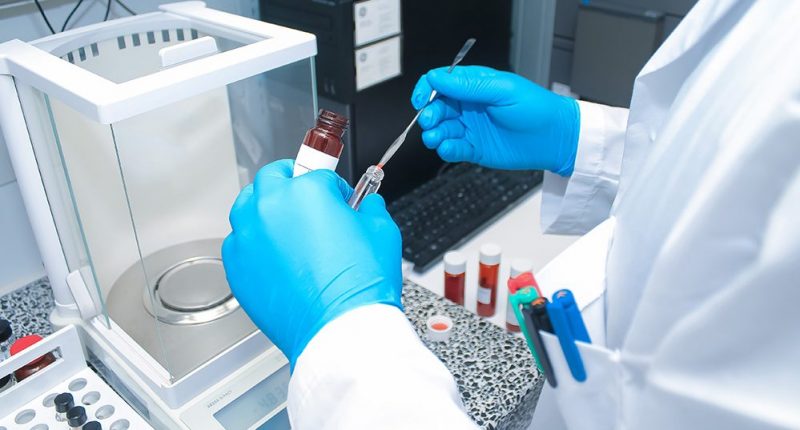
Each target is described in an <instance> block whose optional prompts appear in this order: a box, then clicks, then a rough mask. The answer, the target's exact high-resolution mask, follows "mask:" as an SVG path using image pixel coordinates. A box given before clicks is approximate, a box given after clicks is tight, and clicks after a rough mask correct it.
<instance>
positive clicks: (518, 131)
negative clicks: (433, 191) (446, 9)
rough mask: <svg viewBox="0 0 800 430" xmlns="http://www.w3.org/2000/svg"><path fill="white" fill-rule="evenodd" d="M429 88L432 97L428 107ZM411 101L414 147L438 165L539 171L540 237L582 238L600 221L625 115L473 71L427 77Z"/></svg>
mask: <svg viewBox="0 0 800 430" xmlns="http://www.w3.org/2000/svg"><path fill="white" fill-rule="evenodd" d="M434 89H435V90H436V91H437V92H438V96H437V98H436V99H435V100H433V101H432V102H430V103H428V100H429V97H430V94H431V91H432V90H434ZM411 102H412V104H413V105H414V107H415V108H416V109H422V112H421V113H420V116H419V125H420V127H422V129H423V130H424V131H423V132H422V141H423V142H424V143H425V145H426V146H427V147H428V148H431V149H435V150H436V152H437V153H438V154H439V156H440V157H441V158H442V159H443V160H445V161H449V162H459V161H467V162H471V163H476V164H480V165H482V166H485V167H490V168H496V169H510V170H538V169H541V170H545V171H546V172H547V173H545V186H544V202H543V213H542V221H543V223H542V224H543V227H544V230H545V231H547V232H549V233H564V234H579V233H585V232H587V231H589V230H590V229H591V228H592V227H594V226H595V225H597V224H598V223H599V222H600V221H602V220H604V219H606V218H607V217H608V214H609V210H610V208H611V203H612V202H613V200H614V197H615V195H616V192H617V184H618V182H619V170H620V165H621V163H622V147H623V143H624V141H625V128H626V125H627V124H626V123H627V121H628V110H627V109H621V108H612V107H607V106H602V105H597V104H593V103H588V102H577V101H576V100H574V99H572V98H569V97H564V96H560V95H558V94H555V93H553V92H552V91H548V90H546V89H544V88H542V87H540V86H539V85H536V84H535V83H533V82H531V81H529V80H527V79H525V78H523V77H521V76H519V75H515V74H513V73H509V72H503V71H499V70H494V69H490V68H488V67H480V66H462V67H456V68H455V69H453V71H452V73H448V72H447V71H446V70H444V69H434V70H431V71H430V72H428V73H426V74H425V75H423V76H422V77H421V78H420V79H419V81H418V82H417V85H416V87H415V88H414V92H413V93H412V96H411Z"/></svg>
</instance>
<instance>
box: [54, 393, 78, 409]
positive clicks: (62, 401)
mask: <svg viewBox="0 0 800 430" xmlns="http://www.w3.org/2000/svg"><path fill="white" fill-rule="evenodd" d="M53 404H54V405H55V406H56V412H61V413H64V412H67V411H68V410H70V409H72V407H73V406H75V399H74V398H73V397H72V394H71V393H61V394H59V395H57V396H56V398H55V399H53Z"/></svg>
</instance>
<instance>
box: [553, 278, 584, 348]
mask: <svg viewBox="0 0 800 430" xmlns="http://www.w3.org/2000/svg"><path fill="white" fill-rule="evenodd" d="M553 303H558V304H559V305H560V306H561V307H562V308H563V309H564V312H565V313H566V315H567V318H568V320H569V325H570V329H571V330H572V335H573V336H575V339H577V340H580V341H583V342H591V338H590V337H589V332H588V330H586V325H585V324H584V323H583V317H582V316H581V310H580V308H578V304H577V303H576V302H575V297H574V296H573V295H572V291H570V290H566V289H564V290H558V291H556V292H555V293H553Z"/></svg>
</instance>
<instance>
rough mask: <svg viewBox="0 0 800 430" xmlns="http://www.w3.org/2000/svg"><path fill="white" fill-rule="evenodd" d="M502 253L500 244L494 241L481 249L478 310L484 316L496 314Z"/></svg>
mask: <svg viewBox="0 0 800 430" xmlns="http://www.w3.org/2000/svg"><path fill="white" fill-rule="evenodd" d="M501 254H502V250H501V249H500V246H498V245H495V244H493V243H486V244H484V245H482V246H481V249H480V259H479V262H478V303H477V305H476V310H477V312H478V315H480V316H482V317H490V316H492V315H494V312H495V308H496V307H497V281H498V278H499V276H500V257H501Z"/></svg>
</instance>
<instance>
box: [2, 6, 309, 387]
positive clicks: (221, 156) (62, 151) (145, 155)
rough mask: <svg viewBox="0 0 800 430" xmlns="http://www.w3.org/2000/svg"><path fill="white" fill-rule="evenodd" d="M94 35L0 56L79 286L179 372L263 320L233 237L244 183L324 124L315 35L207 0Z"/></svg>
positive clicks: (69, 36)
mask: <svg viewBox="0 0 800 430" xmlns="http://www.w3.org/2000/svg"><path fill="white" fill-rule="evenodd" d="M81 30H82V31H73V32H69V33H65V35H64V36H62V35H56V36H53V37H50V38H46V39H42V40H40V41H39V42H36V44H35V46H36V48H34V47H31V46H30V45H28V44H23V43H22V42H18V41H16V44H13V43H12V44H11V45H10V46H2V45H0V54H2V53H3V50H5V51H6V52H11V53H10V54H7V58H10V59H12V61H13V60H14V59H15V58H16V59H17V63H18V65H16V66H10V67H9V69H11V70H12V75H13V76H14V82H15V86H16V89H17V93H18V96H19V100H20V105H21V107H22V112H23V115H24V119H25V123H26V125H27V129H28V134H29V136H30V141H31V144H32V146H33V152H34V155H35V158H36V163H37V164H38V167H39V173H40V175H41V179H42V182H43V185H44V189H45V193H46V195H47V201H48V203H49V208H50V211H51V213H52V218H53V219H54V221H55V227H56V231H57V234H58V241H59V242H60V246H61V248H62V251H63V255H64V258H65V260H66V265H67V271H68V272H69V275H68V276H67V278H68V279H69V283H70V284H75V283H80V282H83V283H84V284H85V285H86V286H87V287H88V291H90V294H91V296H92V300H91V303H92V304H93V305H94V307H95V309H94V312H90V313H89V314H95V316H94V317H93V318H96V319H97V320H98V321H100V322H102V324H103V325H104V326H106V327H107V328H108V329H110V330H116V331H121V332H122V333H121V335H122V338H124V339H129V340H132V341H133V342H134V343H135V344H136V345H138V347H140V348H141V350H143V351H144V352H145V353H146V355H149V357H150V358H148V359H147V360H150V359H152V360H154V361H155V362H157V363H158V365H160V367H163V370H164V371H165V372H166V376H167V377H168V379H169V380H170V381H176V380H178V379H180V378H181V377H183V376H185V375H187V374H188V373H190V372H192V371H193V370H195V369H197V368H198V367H199V366H201V365H203V364H204V363H206V362H207V361H208V360H210V359H212V358H214V357H215V356H216V355H218V354H219V353H221V352H222V351H225V350H226V349H229V348H230V347H232V346H233V345H234V344H236V343H237V342H240V341H241V340H243V339H244V338H245V337H247V336H250V335H252V334H253V333H254V332H255V331H256V328H255V327H254V326H253V324H252V323H251V322H250V320H249V319H248V318H247V316H246V315H245V314H244V312H243V311H242V310H241V308H240V307H239V305H238V303H237V302H236V300H235V299H234V298H233V297H232V295H231V291H230V289H229V287H228V284H227V282H226V280H225V273H224V270H223V267H222V261H221V258H220V254H221V252H220V248H221V244H222V240H223V239H224V237H225V236H226V235H227V234H228V232H229V231H230V226H229V223H228V212H229V210H230V207H231V204H232V203H233V201H234V199H235V197H236V195H237V194H238V192H239V190H240V189H241V188H243V187H244V186H245V185H246V184H248V183H250V182H251V181H252V180H253V178H254V175H255V173H256V171H257V170H258V168H260V167H261V166H263V165H264V164H266V163H268V162H270V161H273V160H276V159H279V158H289V157H292V156H293V155H294V152H295V151H296V149H297V145H298V142H300V141H301V140H302V138H303V134H304V133H305V131H306V130H307V129H308V128H310V127H312V126H313V125H314V117H315V112H316V98H315V91H314V76H313V73H314V67H313V55H314V54H315V53H316V44H315V40H314V37H313V36H312V35H308V34H306V33H301V32H297V31H293V30H289V29H285V28H282V27H277V26H273V25H270V24H267V23H262V22H257V21H253V20H248V19H244V18H239V17H235V16H232V15H228V14H224V13H220V12H216V11H213V10H210V9H206V8H205V7H204V5H203V4H202V3H199V2H187V3H177V4H172V5H166V6H162V11H161V12H156V13H153V14H147V15H140V16H136V17H132V18H129V19H122V20H116V21H113V22H108V23H103V24H101V25H97V26H92V27H89V28H87V29H86V30H83V29H81ZM37 48H38V49H37ZM18 51H22V52H21V53H19V52H18ZM43 51H44V52H43ZM42 62H44V63H42ZM34 63H36V64H35V65H34ZM44 64H46V65H47V66H45V67H43V66H44ZM26 65H30V66H31V67H28V69H30V71H25V69H26V67H25V66H26ZM14 70H18V72H17V73H14V72H13V71H14ZM33 70H36V72H33ZM42 70H43V71H42ZM38 73H41V74H40V75H37V74H38ZM71 287H73V288H74V285H71Z"/></svg>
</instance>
